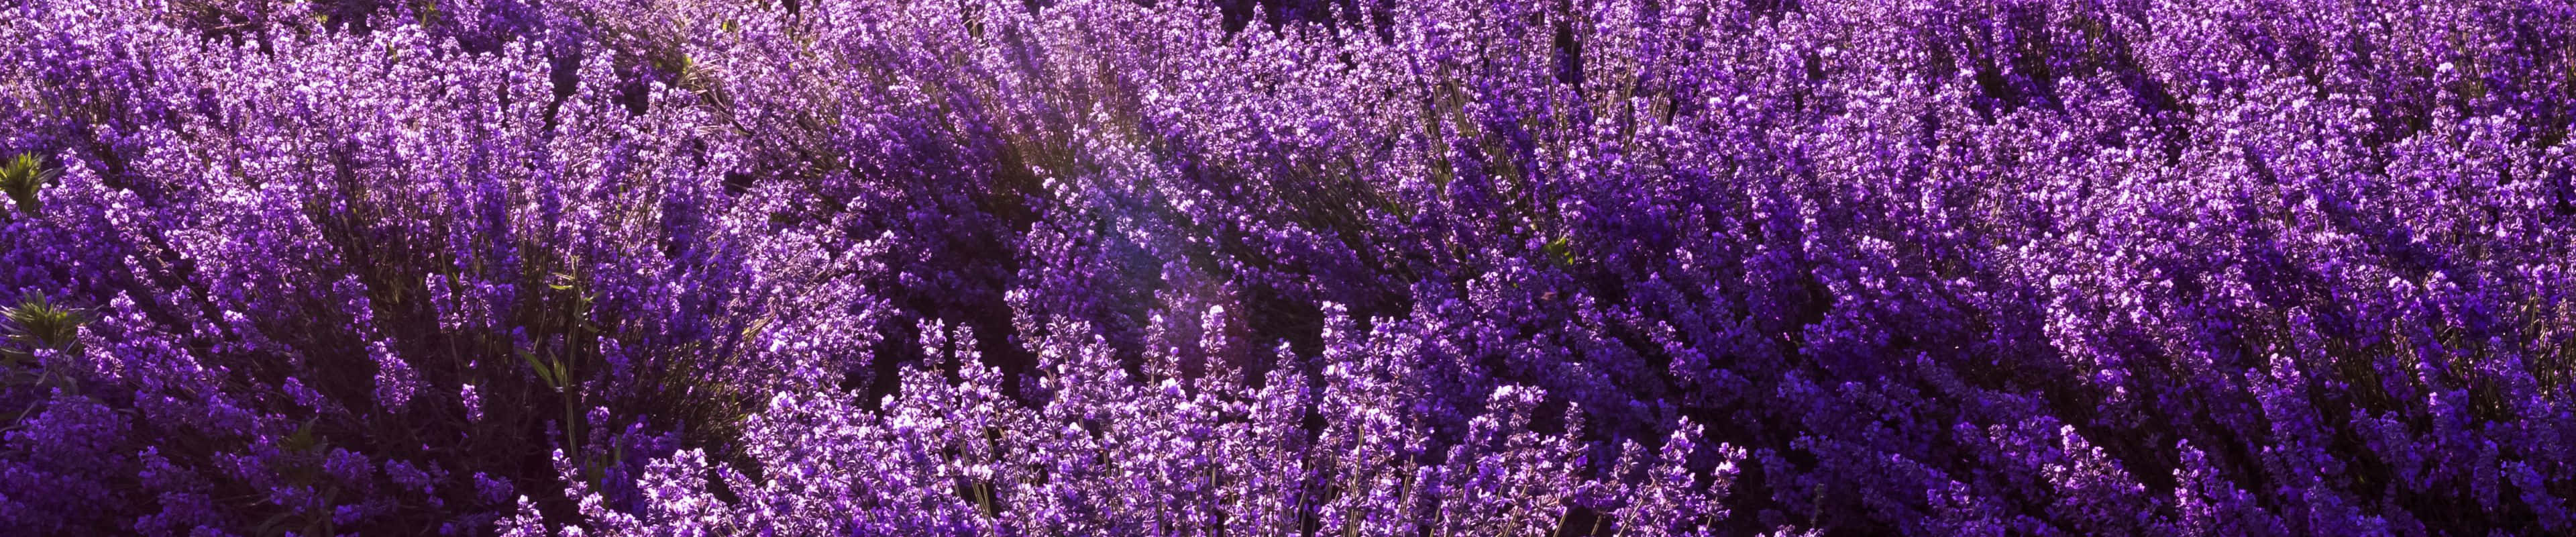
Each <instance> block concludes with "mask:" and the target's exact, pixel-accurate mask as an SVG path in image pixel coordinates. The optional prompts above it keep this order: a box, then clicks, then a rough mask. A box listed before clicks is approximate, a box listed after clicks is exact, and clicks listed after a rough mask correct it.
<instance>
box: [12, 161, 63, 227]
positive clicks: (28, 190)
mask: <svg viewBox="0 0 2576 537" xmlns="http://www.w3.org/2000/svg"><path fill="white" fill-rule="evenodd" d="M60 174H62V170H58V169H48V168H46V167H45V166H44V159H43V158H40V157H37V156H36V154H34V153H19V154H18V156H17V158H12V159H9V160H8V161H7V162H5V163H0V190H5V191H8V193H9V199H11V200H15V201H17V202H18V210H19V211H20V212H24V213H27V215H28V216H35V215H36V211H37V206H36V189H38V188H42V187H43V186H44V184H45V183H46V182H49V181H53V180H54V176H56V175H60Z"/></svg>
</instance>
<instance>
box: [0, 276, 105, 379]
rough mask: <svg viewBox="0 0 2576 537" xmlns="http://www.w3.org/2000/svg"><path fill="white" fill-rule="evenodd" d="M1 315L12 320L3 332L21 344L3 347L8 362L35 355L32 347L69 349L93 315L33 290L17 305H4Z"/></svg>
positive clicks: (2, 354)
mask: <svg viewBox="0 0 2576 537" xmlns="http://www.w3.org/2000/svg"><path fill="white" fill-rule="evenodd" d="M0 317H5V318H7V319H8V321H9V325H8V326H7V327H6V330H5V331H0V334H5V337H6V339H7V340H8V341H9V342H10V343H15V344H16V347H17V348H7V349H0V360H5V361H6V362H7V363H17V362H18V361H19V360H23V359H27V358H32V357H34V356H35V353H34V352H33V351H32V349H56V350H68V349H70V348H71V346H72V343H73V342H74V339H75V338H76V337H77V335H78V334H79V333H80V326H81V325H82V324H84V323H88V322H89V316H88V315H87V314H84V313H82V312H81V311H80V310H76V309H71V308H66V307H62V306H61V305H58V304H55V303H54V302H53V301H52V300H51V299H48V298H45V295H44V294H43V293H37V292H33V291H29V292H28V293H27V294H26V296H24V297H23V298H19V299H18V304H17V305H14V306H10V307H8V308H7V309H0Z"/></svg>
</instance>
